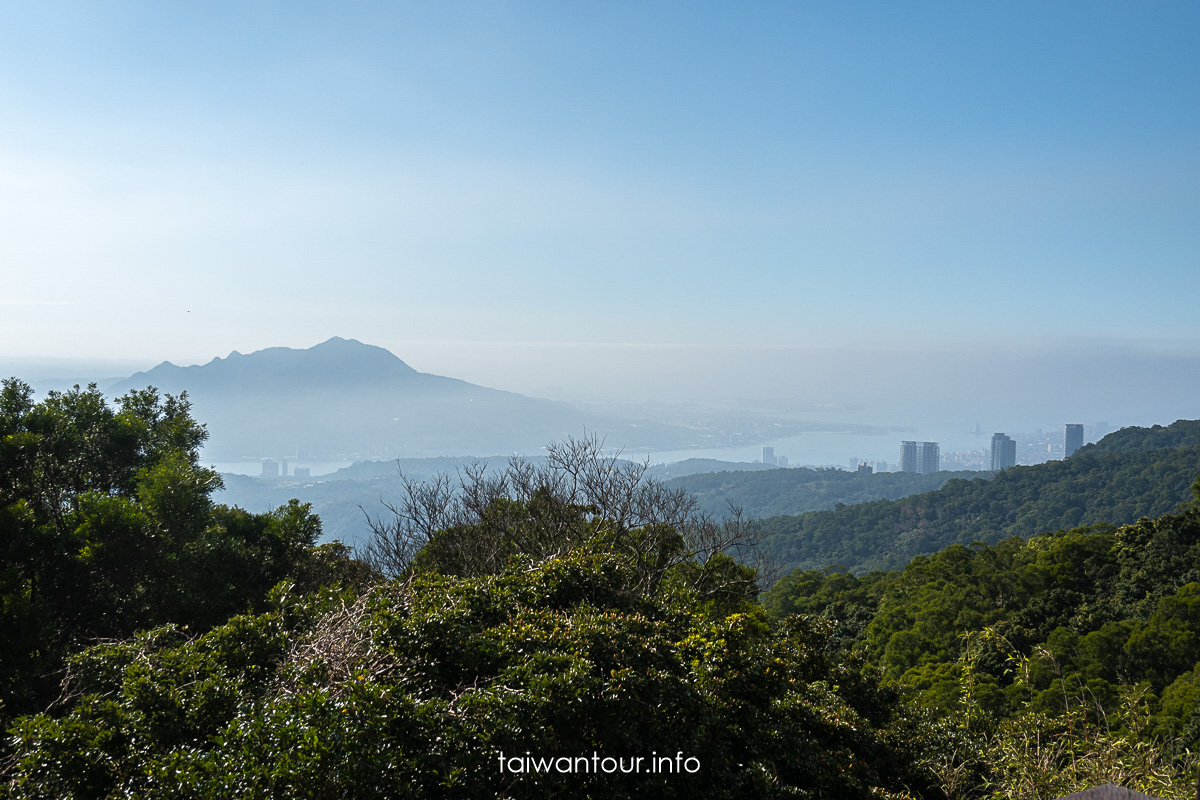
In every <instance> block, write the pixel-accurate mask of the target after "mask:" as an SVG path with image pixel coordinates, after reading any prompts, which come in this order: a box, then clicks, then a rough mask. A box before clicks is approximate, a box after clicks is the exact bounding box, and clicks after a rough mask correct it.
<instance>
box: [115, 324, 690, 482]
mask: <svg viewBox="0 0 1200 800" xmlns="http://www.w3.org/2000/svg"><path fill="white" fill-rule="evenodd" d="M146 386H155V387H157V388H158V389H159V390H160V391H162V392H167V393H170V394H178V393H180V392H183V391H186V392H187V393H188V396H189V398H190V399H191V401H192V406H193V415H194V416H195V417H196V418H197V419H199V420H201V421H203V422H204V423H205V424H206V425H207V427H208V430H209V433H210V435H211V438H210V439H209V442H208V445H207V446H206V448H205V456H206V457H207V458H210V459H213V460H216V461H239V460H244V459H258V458H282V457H291V458H310V459H341V458H345V459H348V460H362V459H365V458H370V457H372V456H374V457H386V458H395V457H398V456H403V457H427V456H440V455H471V454H481V453H482V454H488V453H503V452H513V451H526V452H528V451H536V450H537V449H539V448H541V447H542V446H544V445H545V444H547V443H548V442H551V441H556V440H560V439H563V438H565V437H567V436H581V435H583V434H584V433H585V431H586V432H589V433H591V432H594V433H597V434H599V435H603V436H607V437H609V440H610V443H611V444H614V445H618V446H639V445H643V446H644V445H653V446H656V447H686V446H688V445H689V444H694V443H695V442H694V436H693V434H692V433H691V432H690V431H688V430H687V429H685V428H679V427H675V426H670V425H664V424H659V423H649V422H647V423H631V422H625V421H618V420H614V419H609V418H606V417H602V416H598V415H594V414H588V413H586V412H583V411H580V410H578V409H575V408H572V407H571V406H568V405H566V404H564V403H558V402H554V401H550V400H539V399H534V398H529V397H525V396H523V395H519V394H514V393H512V392H505V391H501V390H499V389H489V388H487V387H484V386H477V385H475V384H472V383H467V382H466V381H463V380H459V379H457V378H447V377H443V376H440V375H431V374H428V373H424V372H418V371H417V370H415V369H413V368H412V367H410V366H409V365H408V364H406V363H404V362H403V361H402V360H400V359H399V358H397V357H396V356H395V355H394V354H392V353H391V352H389V351H387V350H385V349H383V348H382V347H376V346H373V345H368V344H364V343H362V342H359V341H357V340H355V339H343V338H340V337H334V338H332V339H329V340H328V341H325V342H322V343H321V344H318V345H316V346H314V347H310V348H308V349H305V350H296V349H292V348H288V347H271V348H267V349H265V350H258V351H256V352H253V353H250V354H249V355H243V354H241V353H238V352H237V351H234V352H232V353H230V354H229V356H227V357H226V358H214V359H213V360H212V361H210V362H208V363H207V364H204V365H199V366H190V367H180V366H177V365H175V364H172V363H170V362H163V363H162V364H159V365H158V366H157V367H155V368H154V369H151V370H148V371H146V372H139V373H137V374H135V375H132V376H131V377H129V378H128V379H125V380H123V381H120V382H118V383H116V384H114V385H113V386H111V387H109V391H110V392H112V393H114V394H122V393H124V392H126V391H129V390H130V389H141V388H145V387H146Z"/></svg>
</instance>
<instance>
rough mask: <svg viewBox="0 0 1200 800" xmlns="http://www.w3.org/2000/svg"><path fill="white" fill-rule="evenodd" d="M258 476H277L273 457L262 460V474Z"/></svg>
mask: <svg viewBox="0 0 1200 800" xmlns="http://www.w3.org/2000/svg"><path fill="white" fill-rule="evenodd" d="M259 477H262V478H278V477H279V464H278V462H276V461H275V459H273V458H268V459H267V460H265V461H263V462H262V475H260V476H259Z"/></svg>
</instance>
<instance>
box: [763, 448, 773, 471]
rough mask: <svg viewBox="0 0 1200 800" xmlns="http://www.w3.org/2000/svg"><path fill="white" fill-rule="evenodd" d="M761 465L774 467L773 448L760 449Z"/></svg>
mask: <svg viewBox="0 0 1200 800" xmlns="http://www.w3.org/2000/svg"><path fill="white" fill-rule="evenodd" d="M762 463H764V464H770V465H771V466H772V467H773V466H775V448H774V447H764V448H763V449H762Z"/></svg>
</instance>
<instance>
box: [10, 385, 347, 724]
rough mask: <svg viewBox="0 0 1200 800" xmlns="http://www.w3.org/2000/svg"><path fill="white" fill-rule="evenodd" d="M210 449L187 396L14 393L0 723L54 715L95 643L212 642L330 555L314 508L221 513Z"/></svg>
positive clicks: (13, 389)
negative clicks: (160, 631) (74, 665)
mask: <svg viewBox="0 0 1200 800" xmlns="http://www.w3.org/2000/svg"><path fill="white" fill-rule="evenodd" d="M204 438H205V432H204V428H203V427H202V426H200V425H198V424H197V423H196V422H195V421H193V420H192V419H191V417H190V416H189V413H188V404H187V401H186V398H183V397H180V398H175V397H169V396H168V397H165V398H164V397H160V396H159V395H158V394H157V393H156V392H155V391H154V390H153V389H147V390H144V391H136V392H131V393H129V394H128V395H126V396H125V397H122V398H121V399H120V400H119V401H118V402H117V406H116V407H115V408H114V407H110V406H109V405H108V404H107V403H106V402H105V400H104V398H103V396H102V395H101V394H100V393H99V392H98V391H96V389H95V387H89V388H88V389H84V390H81V389H79V388H78V387H76V388H75V390H73V391H70V392H66V393H51V394H50V395H49V396H48V397H47V398H46V399H45V400H43V401H42V402H34V400H33V393H32V391H31V390H30V389H29V387H28V386H26V385H25V384H23V383H21V382H19V381H15V380H9V381H5V382H4V384H3V389H2V390H0V608H2V611H3V613H2V615H0V700H2V702H3V707H2V708H0V721H3V720H4V718H6V717H8V715H11V714H14V713H21V712H27V711H32V710H40V709H43V708H45V707H46V706H47V705H48V704H49V703H50V701H51V700H53V699H54V698H55V697H56V696H57V694H58V691H59V685H58V684H59V680H58V677H57V676H56V675H55V673H56V671H57V670H59V669H60V668H61V667H62V664H63V662H64V659H66V658H67V656H68V655H69V654H71V653H73V652H75V651H77V650H78V649H80V648H81V647H83V646H84V645H86V644H88V643H91V642H94V641H96V640H98V639H105V638H123V637H128V636H131V635H132V634H133V633H134V632H135V631H138V630H141V629H144V628H149V627H153V626H156V625H161V624H163V623H168V622H170V623H175V624H177V625H180V626H182V627H187V628H190V629H192V630H204V629H206V628H209V627H211V626H213V625H217V624H221V623H223V622H225V621H226V620H227V619H229V617H231V616H232V615H234V614H236V613H240V612H244V611H247V610H250V609H254V608H261V607H263V602H264V601H265V595H266V592H267V590H268V589H269V588H270V587H271V586H272V585H274V584H275V583H276V582H278V581H279V580H280V579H282V578H283V577H285V576H288V575H293V576H295V577H297V578H298V579H303V576H304V575H306V574H308V573H309V572H311V571H312V570H314V569H316V570H319V569H320V568H321V559H322V558H324V559H326V560H327V559H328V556H329V555H330V554H329V553H328V552H325V553H323V554H322V555H321V556H320V557H317V556H314V555H313V554H312V553H311V552H310V550H309V548H310V546H311V545H312V544H313V541H314V540H315V538H316V536H317V534H318V533H319V531H320V522H319V520H317V518H316V517H314V516H312V515H311V514H310V513H309V512H308V509H307V507H306V506H302V505H300V504H297V503H292V504H290V505H287V506H283V507H280V508H279V509H277V510H275V511H274V512H271V513H268V514H249V513H246V512H245V511H242V510H241V509H237V508H226V507H224V506H214V505H213V504H212V502H211V501H210V499H209V495H210V493H211V492H212V491H213V490H214V489H215V488H216V487H217V486H219V485H220V480H219V477H218V476H217V475H216V473H214V472H213V471H212V470H209V469H205V468H203V467H201V466H199V463H198V449H199V447H200V445H201V444H202V442H203V441H204ZM335 560H336V559H335ZM343 560H344V557H343Z"/></svg>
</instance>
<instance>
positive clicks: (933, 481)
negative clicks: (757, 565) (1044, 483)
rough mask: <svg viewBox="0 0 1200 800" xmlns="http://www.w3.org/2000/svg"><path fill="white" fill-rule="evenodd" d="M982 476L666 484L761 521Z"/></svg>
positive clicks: (804, 472)
mask: <svg viewBox="0 0 1200 800" xmlns="http://www.w3.org/2000/svg"><path fill="white" fill-rule="evenodd" d="M991 475H992V473H990V472H985V473H979V472H935V473H932V474H930V475H918V474H917V473H915V472H879V473H872V474H870V475H866V474H860V473H857V472H847V471H845V470H842V469H832V468H822V469H811V468H808V467H795V468H790V469H772V468H768V469H765V470H762V471H756V472H749V471H745V472H743V471H738V472H732V471H724V470H723V471H721V472H707V473H704V474H693V475H686V476H683V477H679V478H674V479H673V480H670V481H668V485H669V486H671V487H673V488H680V489H684V490H685V491H687V492H689V493H690V494H692V495H693V496H694V497H695V498H696V499H697V500H698V501H700V505H701V507H702V508H704V510H705V511H707V512H709V513H711V514H717V515H724V514H726V513H728V512H729V508H730V506H734V507H736V508H739V509H741V511H742V513H743V514H745V515H746V516H748V517H754V518H762V517H772V516H781V515H786V514H791V515H795V514H803V513H805V512H806V511H818V510H822V509H832V508H835V507H836V506H838V505H855V504H858V503H869V502H871V501H872V500H895V499H898V498H901V497H907V496H909V495H912V494H920V493H922V492H928V491H932V490H934V489H939V488H941V487H942V486H943V485H945V484H946V482H947V481H950V480H952V479H954V478H964V479H975V478H983V479H987V478H990V477H991Z"/></svg>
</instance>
